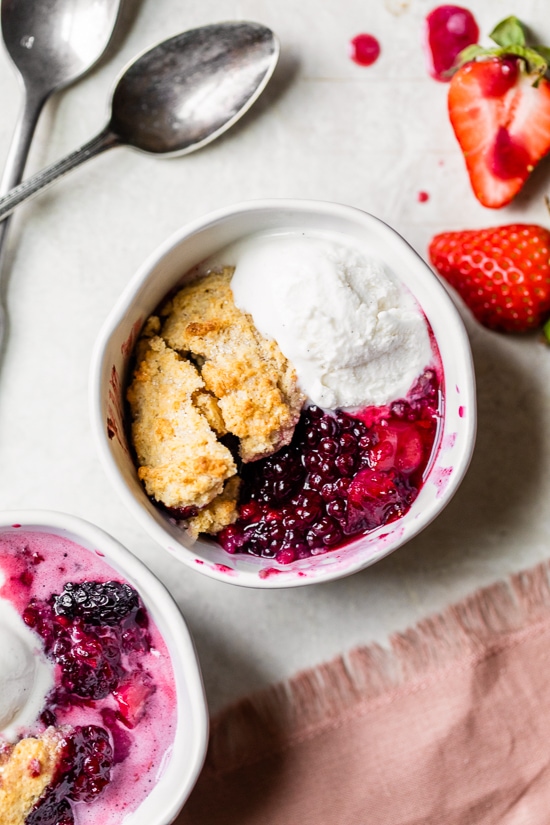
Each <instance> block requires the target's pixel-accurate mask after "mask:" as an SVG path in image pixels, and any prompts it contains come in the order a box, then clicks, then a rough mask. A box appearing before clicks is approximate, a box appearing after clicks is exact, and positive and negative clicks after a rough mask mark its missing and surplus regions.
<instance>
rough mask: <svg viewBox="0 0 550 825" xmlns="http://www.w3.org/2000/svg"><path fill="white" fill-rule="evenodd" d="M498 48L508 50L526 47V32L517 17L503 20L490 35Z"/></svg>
mask: <svg viewBox="0 0 550 825" xmlns="http://www.w3.org/2000/svg"><path fill="white" fill-rule="evenodd" d="M489 37H490V38H491V40H493V41H494V42H495V43H496V44H497V45H498V46H502V48H503V49H507V48H509V47H510V46H525V32H524V30H523V26H522V25H521V23H520V21H519V20H518V18H517V17H514V16H513V15H512V16H511V17H507V18H506V20H502V21H501V22H500V23H499V24H498V25H497V26H495V28H494V29H493V31H492V32H491V34H490V35H489Z"/></svg>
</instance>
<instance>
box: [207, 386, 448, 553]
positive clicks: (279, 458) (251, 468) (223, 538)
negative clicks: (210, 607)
mask: <svg viewBox="0 0 550 825" xmlns="http://www.w3.org/2000/svg"><path fill="white" fill-rule="evenodd" d="M440 406H441V393H440V387H439V381H438V378H437V375H436V373H435V371H433V370H426V371H425V372H424V373H423V375H422V376H421V377H420V378H419V379H418V381H417V382H416V384H415V386H414V387H413V389H412V391H411V392H410V394H409V396H408V398H407V399H406V400H401V401H397V402H395V403H393V404H391V406H389V407H387V408H373V407H369V408H366V409H364V410H362V411H360V412H357V413H355V414H354V415H351V414H349V413H347V412H344V411H342V410H336V411H335V412H334V413H332V412H325V411H323V410H322V409H320V408H319V407H316V406H311V407H309V408H308V409H306V410H305V411H304V412H303V413H302V415H301V418H300V422H299V424H298V426H297V427H296V431H295V433H294V437H293V439H292V442H291V443H290V444H289V445H288V447H284V448H283V449H281V450H279V451H278V452H277V453H276V454H274V455H272V456H270V457H269V458H266V459H263V460H260V461H256V462H252V463H249V464H245V465H243V467H242V478H243V489H242V494H241V500H240V506H239V519H238V520H237V522H236V523H235V524H233V525H230V526H229V527H226V528H224V529H223V530H222V531H221V532H220V534H219V535H218V538H219V541H220V543H221V545H222V547H223V548H224V549H225V550H226V551H227V552H228V553H247V554H250V555H254V556H261V557H263V558H274V559H275V560H276V561H277V562H279V563H280V564H288V563H290V562H293V561H295V560H296V559H301V558H305V557H307V556H312V555H318V554H320V553H325V552H327V551H328V550H331V549H334V548H335V547H338V546H341V545H342V544H345V543H346V542H348V541H350V540H351V539H352V538H353V537H354V536H357V535H358V534H360V533H365V532H368V531H371V530H375V529H376V528H378V527H380V526H381V525H383V524H387V523H389V522H392V521H395V519H398V518H400V517H401V516H403V515H404V514H405V513H406V512H407V510H408V509H409V508H410V506H411V504H412V502H413V501H414V500H415V498H416V496H417V495H418V492H419V490H420V488H421V486H422V481H423V476H424V471H425V469H426V467H427V464H428V462H429V459H430V456H431V453H432V450H433V446H434V443H435V438H436V434H437V425H438V420H439V414H440Z"/></svg>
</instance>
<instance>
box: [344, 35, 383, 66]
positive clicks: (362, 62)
mask: <svg viewBox="0 0 550 825" xmlns="http://www.w3.org/2000/svg"><path fill="white" fill-rule="evenodd" d="M349 49H350V57H351V59H352V60H353V62H354V63H357V65H358V66H372V64H373V63H375V62H376V61H377V60H378V58H379V56H380V43H379V42H378V40H377V39H376V37H374V35H372V34H358V35H356V36H355V37H354V38H353V39H352V40H351V41H350V44H349Z"/></svg>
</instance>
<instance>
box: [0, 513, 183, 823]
mask: <svg viewBox="0 0 550 825" xmlns="http://www.w3.org/2000/svg"><path fill="white" fill-rule="evenodd" d="M0 648H1V652H0V658H1V669H0V822H2V825H92V824H94V825H95V823H98V822H101V823H102V825H121V823H123V822H125V821H126V817H127V816H128V815H130V814H131V813H132V812H133V811H134V810H135V809H136V808H137V807H138V806H139V804H140V803H141V802H142V801H143V799H145V797H146V796H147V795H148V794H149V793H150V791H151V790H152V788H153V787H154V785H155V783H156V781H157V778H158V777H159V775H160V773H161V770H162V764H163V761H164V760H165V759H166V757H167V756H168V755H169V753H170V750H171V747H172V743H173V739H174V732H175V726H176V718H175V715H176V710H175V685H174V679H173V673H172V666H171V661H170V656H169V654H168V651H167V649H166V646H165V643H164V641H163V639H162V638H161V636H160V634H159V631H158V630H157V628H156V627H155V625H154V623H153V622H152V621H151V619H150V617H149V615H148V613H147V610H146V609H145V607H144V605H143V603H142V601H141V598H140V596H139V594H138V593H137V591H136V590H135V589H134V588H133V587H132V586H131V585H130V584H129V583H128V582H126V581H124V580H123V579H122V578H121V577H120V576H119V575H118V574H117V573H116V571H115V570H113V569H112V568H111V567H110V566H109V565H108V564H107V563H106V562H105V561H103V560H102V559H101V558H100V557H99V556H98V555H96V554H93V553H91V552H90V551H88V550H85V549H84V548H82V547H80V546H79V545H77V544H75V543H74V542H72V541H69V540H68V539H65V538H62V537H60V536H57V535H54V534H50V533H42V532H34V531H26V530H24V529H21V530H16V531H9V532H4V533H2V532H0Z"/></svg>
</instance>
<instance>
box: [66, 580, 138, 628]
mask: <svg viewBox="0 0 550 825" xmlns="http://www.w3.org/2000/svg"><path fill="white" fill-rule="evenodd" d="M53 607H54V611H55V613H56V614H57V615H58V616H67V617H68V618H70V619H75V618H76V617H79V618H82V619H84V621H85V622H87V623H88V624H94V625H99V624H104V625H111V626H112V625H116V624H119V623H120V622H121V621H122V620H123V619H125V618H126V617H127V616H130V615H131V614H132V613H136V612H137V611H138V610H139V607H140V603H139V596H138V594H137V592H136V591H135V590H134V588H133V587H130V585H129V584H126V583H124V584H121V582H114V581H112V582H82V583H81V584H78V583H75V582H67V584H66V585H65V587H64V588H63V593H61V594H60V595H58V596H56V597H55V599H54V605H53Z"/></svg>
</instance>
